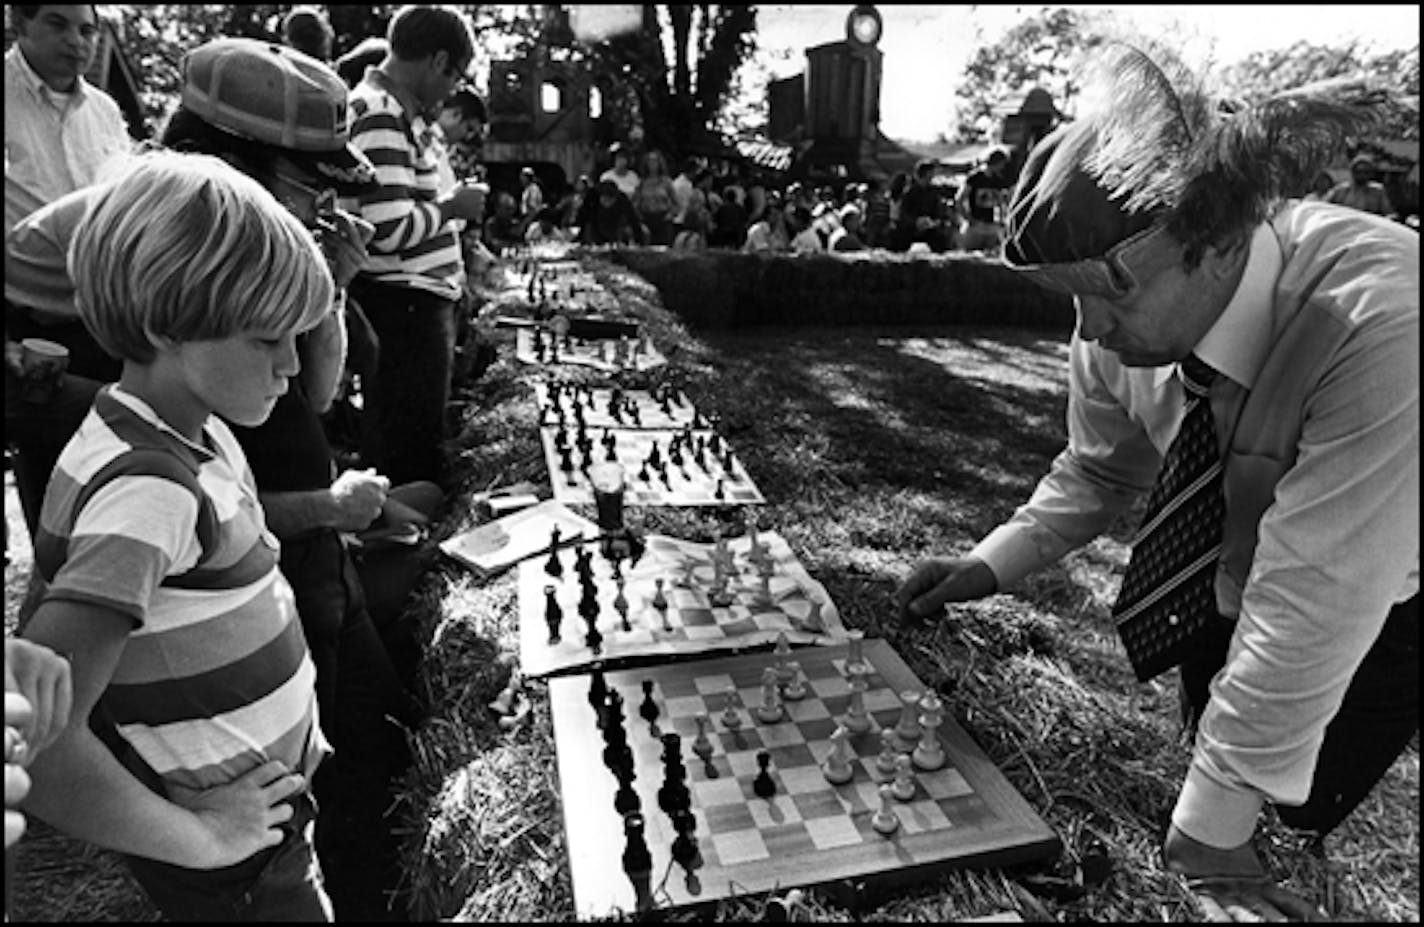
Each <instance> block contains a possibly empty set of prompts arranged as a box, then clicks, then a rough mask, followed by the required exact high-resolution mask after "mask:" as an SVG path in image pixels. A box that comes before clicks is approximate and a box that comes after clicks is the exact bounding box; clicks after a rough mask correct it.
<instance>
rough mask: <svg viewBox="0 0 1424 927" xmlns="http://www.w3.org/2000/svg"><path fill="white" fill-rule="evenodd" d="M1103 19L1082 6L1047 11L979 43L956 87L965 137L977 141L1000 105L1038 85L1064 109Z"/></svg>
mask: <svg viewBox="0 0 1424 927" xmlns="http://www.w3.org/2000/svg"><path fill="white" fill-rule="evenodd" d="M1102 22H1103V18H1102V17H1100V16H1098V15H1097V14H1093V13H1088V12H1084V11H1082V10H1076V9H1067V8H1058V9H1044V10H1042V11H1041V12H1039V13H1037V14H1035V15H1032V16H1028V17H1026V18H1025V19H1024V20H1023V21H1021V22H1020V23H1018V24H1017V25H1015V26H1014V27H1013V28H1011V29H1009V31H1008V32H1006V33H1005V34H1004V36H1003V37H1002V38H1001V39H999V40H998V41H997V42H991V43H987V44H983V45H980V46H979V48H978V49H977V50H976V51H975V52H974V56H973V57H972V58H970V60H969V64H968V65H966V66H965V68H964V78H963V79H962V80H961V81H960V84H959V86H958V87H957V88H955V91H954V92H955V95H956V96H958V97H959V99H960V103H959V111H958V126H957V131H958V135H959V139H960V140H961V141H966V142H968V141H977V140H979V139H980V137H981V135H982V133H983V126H984V124H985V120H988V119H992V118H993V116H994V111H995V109H996V108H997V107H999V106H1001V105H1003V104H1004V103H1005V102H1006V101H1008V100H1010V99H1011V98H1013V97H1015V96H1018V95H1020V94H1022V93H1025V92H1027V91H1028V90H1030V89H1032V88H1033V87H1035V86H1039V87H1043V88H1044V89H1045V90H1047V91H1048V92H1049V94H1050V95H1051V96H1052V97H1053V101H1054V103H1055V104H1056V105H1057V106H1058V108H1059V109H1060V110H1066V109H1068V108H1069V107H1070V105H1071V102H1072V99H1073V97H1074V96H1076V95H1077V92H1078V87H1077V85H1076V84H1074V83H1073V72H1074V69H1075V68H1076V67H1077V64H1078V61H1079V60H1080V58H1081V56H1082V54H1083V52H1084V51H1085V50H1086V49H1088V48H1091V47H1093V46H1094V45H1096V44H1097V42H1098V39H1097V38H1096V37H1095V35H1094V30H1095V28H1096V27H1097V26H1098V25H1099V24H1101V23H1102Z"/></svg>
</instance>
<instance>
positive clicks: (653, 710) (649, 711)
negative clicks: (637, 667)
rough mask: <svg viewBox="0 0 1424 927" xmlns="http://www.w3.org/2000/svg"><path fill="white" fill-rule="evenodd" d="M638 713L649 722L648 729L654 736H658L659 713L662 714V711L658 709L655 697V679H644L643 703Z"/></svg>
mask: <svg viewBox="0 0 1424 927" xmlns="http://www.w3.org/2000/svg"><path fill="white" fill-rule="evenodd" d="M638 714H639V715H641V716H642V718H643V720H644V721H646V722H648V730H649V731H651V732H652V735H653V736H654V737H657V736H658V715H659V714H661V711H660V710H659V709H658V703H657V702H656V701H655V700H654V699H653V681H652V680H651V679H644V680H643V704H641V705H639V706H638Z"/></svg>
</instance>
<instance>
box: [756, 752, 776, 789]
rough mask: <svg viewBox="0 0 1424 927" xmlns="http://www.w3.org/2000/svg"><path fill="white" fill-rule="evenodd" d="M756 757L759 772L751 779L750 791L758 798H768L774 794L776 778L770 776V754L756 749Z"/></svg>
mask: <svg viewBox="0 0 1424 927" xmlns="http://www.w3.org/2000/svg"><path fill="white" fill-rule="evenodd" d="M756 759H757V766H758V767H759V768H760V769H761V772H759V773H757V777H756V778H755V779H753V780H752V791H753V792H755V793H756V794H757V796H758V797H760V798H770V797H771V796H773V795H775V794H776V780H775V779H773V778H771V770H770V767H771V754H770V753H768V752H766V751H765V750H758V751H757V755H756Z"/></svg>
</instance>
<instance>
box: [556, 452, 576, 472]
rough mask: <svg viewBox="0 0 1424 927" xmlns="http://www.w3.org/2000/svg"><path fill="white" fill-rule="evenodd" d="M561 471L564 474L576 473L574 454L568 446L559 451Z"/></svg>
mask: <svg viewBox="0 0 1424 927" xmlns="http://www.w3.org/2000/svg"><path fill="white" fill-rule="evenodd" d="M559 469H560V470H561V471H562V472H564V473H573V472H574V458H573V453H572V451H571V450H570V448H569V447H568V446H567V445H565V446H564V447H562V448H560V449H559Z"/></svg>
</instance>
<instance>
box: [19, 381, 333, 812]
mask: <svg viewBox="0 0 1424 927" xmlns="http://www.w3.org/2000/svg"><path fill="white" fill-rule="evenodd" d="M203 437H204V445H206V446H198V445H195V444H193V443H191V442H189V441H187V440H186V439H184V438H183V437H182V436H180V435H179V434H178V433H177V432H176V431H173V430H172V429H171V428H169V427H168V426H167V425H166V424H164V423H163V422H162V420H161V419H159V418H158V416H157V415H156V414H155V413H154V411H153V410H152V409H151V408H150V407H149V406H148V405H147V404H146V403H144V402H143V401H142V400H140V399H138V398H137V397H135V396H133V395H132V394H130V393H127V392H124V391H123V390H121V389H120V388H119V387H117V386H116V385H114V386H107V387H104V388H103V389H102V390H100V392H99V394H98V395H97V396H96V397H95V400H94V406H93V408H92V409H91V410H90V411H89V414H88V416H87V417H86V418H85V419H84V422H83V424H81V425H80V427H79V431H78V432H77V433H76V434H75V436H74V437H73V438H72V439H70V442H69V443H68V444H67V445H66V446H65V448H64V451H63V452H62V453H61V454H60V456H59V461H58V463H57V464H56V466H55V470H54V474H53V476H52V477H51V478H50V483H49V488H48V490H47V491H46V492H45V499H44V506H43V508H42V510H41V513H40V524H39V530H38V532H37V533H36V538H35V566H36V573H37V578H38V580H39V581H40V583H41V586H40V589H41V591H42V596H43V598H42V601H45V602H49V601H57V600H58V601H64V600H68V601H76V602H85V603H90V604H95V605H100V606H103V607H105V608H109V609H113V610H114V611H116V612H120V613H122V614H124V615H127V616H128V617H130V618H132V619H133V622H134V628H133V630H132V631H131V632H130V634H129V637H128V641H127V643H126V645H125V647H124V650H123V654H122V656H121V657H120V659H119V663H118V665H117V667H116V668H115V670H114V675H113V678H112V680H111V682H110V684H109V686H108V688H106V689H105V691H104V693H103V695H102V697H101V699H100V702H99V706H98V708H99V712H100V714H102V715H104V716H106V717H107V718H108V719H109V720H110V721H112V722H113V724H114V727H115V729H116V730H117V733H118V735H119V736H120V737H121V738H122V739H123V740H124V741H127V744H128V745H129V746H131V747H132V748H133V751H134V752H135V753H136V754H137V755H138V757H139V758H141V759H142V760H143V762H144V763H146V764H147V765H148V767H150V768H151V769H152V770H153V771H154V772H156V773H157V774H158V776H159V778H160V779H162V780H163V782H164V784H165V785H178V786H182V787H183V788H187V789H206V788H212V787H213V786H217V785H222V784H225V783H228V782H231V781H232V780H234V779H236V778H237V777H238V776H241V775H242V774H244V773H246V772H248V771H250V770H252V769H254V768H256V767H257V766H260V765H262V764H263V763H266V762H268V761H270V760H280V761H282V762H283V763H284V764H286V766H287V768H288V769H290V770H292V771H293V772H301V773H302V774H303V775H304V776H306V777H307V779H308V781H310V777H311V775H312V773H314V772H315V771H316V767H317V765H318V764H319V763H320V762H321V760H322V758H323V757H324V756H325V755H326V754H327V753H329V752H330V750H331V748H330V746H329V745H328V743H327V741H326V738H325V737H324V736H323V735H322V731H321V726H320V724H319V721H318V717H317V707H316V685H315V684H316V671H315V668H314V666H313V664H312V661H311V657H310V656H309V654H308V651H307V644H306V638H305V637H304V636H303V633H302V626H301V622H300V621H299V620H298V617H297V610H296V601H295V599H294V597H293V595H292V589H291V587H290V586H289V585H287V581H286V580H285V579H284V578H283V577H282V574H281V573H280V572H278V569H277V560H278V553H279V545H278V542H277V539H276V538H275V537H274V536H273V535H272V534H271V532H269V531H268V530H267V527H266V523H265V520H264V518H263V515H262V509H261V507H260V506H259V504H258V502H257V490H256V487H255V485H254V483H253V480H252V475H251V472H250V471H249V469H248V466H247V459H246V458H245V457H244V456H243V453H242V449H241V447H240V446H239V445H238V443H237V441H236V439H235V438H234V437H233V435H232V432H231V431H229V430H228V428H227V426H226V425H224V424H223V423H222V422H221V421H219V420H218V419H217V418H216V417H210V418H209V419H208V421H207V422H206V424H205V425H204V429H203ZM131 449H147V450H149V451H156V452H158V453H159V454H167V455H171V456H172V457H173V458H174V459H176V460H177V461H178V462H179V463H180V464H181V465H183V466H187V467H189V468H191V469H196V472H197V482H198V485H199V486H200V487H201V488H202V490H203V492H204V493H205V494H206V496H207V498H208V500H210V502H211V505H212V513H213V516H214V517H213V518H211V519H209V520H208V522H207V523H208V524H210V525H211V526H212V529H213V530H212V531H211V534H212V538H211V540H210V542H209V546H208V550H207V553H206V554H204V550H203V547H202V541H201V540H200V536H199V535H200V530H199V529H200V524H202V521H201V520H200V516H199V511H200V503H199V501H198V498H197V496H196V495H194V493H193V492H192V491H191V490H189V489H188V488H186V487H184V486H183V485H181V484H179V483H177V482H175V481H174V480H173V479H170V478H167V477H164V476H156V475H153V473H152V472H144V470H143V469H140V470H138V471H137V472H128V471H129V470H130V469H132V468H123V469H121V470H119V471H114V469H113V467H112V466H111V465H112V463H113V462H114V461H115V460H116V459H117V458H119V457H120V455H123V454H125V453H126V452H128V451H130V450H131ZM149 466H150V468H151V466H152V465H149ZM106 467H108V468H109V469H110V474H111V475H110V476H102V477H101V474H102V471H104V470H105V468H106ZM115 472H117V475H112V474H113V473H115ZM96 478H102V480H103V481H102V482H101V483H100V484H99V485H98V488H97V489H91V488H90V484H91V483H94V482H95V481H96ZM86 496H87V497H88V498H87V501H84V502H83V505H82V506H79V505H77V503H79V502H80V501H81V500H84V499H85V497H86ZM76 508H78V511H75V509H76ZM200 560H202V562H201V565H199V561H200ZM195 566H199V569H197V570H194V569H193V568H194V567H195ZM190 571H191V572H190ZM184 574H186V575H184ZM165 580H167V582H165Z"/></svg>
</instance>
